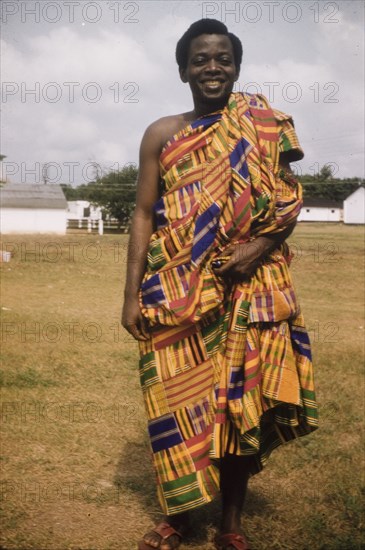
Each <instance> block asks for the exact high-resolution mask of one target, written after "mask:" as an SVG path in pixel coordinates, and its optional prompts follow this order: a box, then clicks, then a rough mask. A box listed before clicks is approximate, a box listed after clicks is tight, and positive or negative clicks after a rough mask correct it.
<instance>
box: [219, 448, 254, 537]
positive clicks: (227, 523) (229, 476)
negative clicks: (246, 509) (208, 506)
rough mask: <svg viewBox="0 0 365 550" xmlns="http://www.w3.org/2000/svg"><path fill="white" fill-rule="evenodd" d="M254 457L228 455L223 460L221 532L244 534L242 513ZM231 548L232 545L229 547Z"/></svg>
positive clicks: (221, 473)
mask: <svg viewBox="0 0 365 550" xmlns="http://www.w3.org/2000/svg"><path fill="white" fill-rule="evenodd" d="M252 460H253V458H252V457H244V456H236V455H226V456H225V457H224V458H223V459H222V460H221V465H220V476H221V483H220V484H221V494H222V521H221V532H222V533H223V534H224V533H237V534H239V533H240V534H242V531H241V513H242V509H243V504H244V501H245V496H246V490H247V482H248V477H249V469H250V464H251V463H252ZM229 548H230V547H229Z"/></svg>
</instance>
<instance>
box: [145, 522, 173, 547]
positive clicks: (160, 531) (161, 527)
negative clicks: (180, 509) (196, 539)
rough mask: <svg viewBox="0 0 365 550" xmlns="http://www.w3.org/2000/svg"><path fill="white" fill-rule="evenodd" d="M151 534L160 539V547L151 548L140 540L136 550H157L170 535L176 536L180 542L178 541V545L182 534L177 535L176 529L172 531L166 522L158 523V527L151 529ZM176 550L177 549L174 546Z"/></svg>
mask: <svg viewBox="0 0 365 550" xmlns="http://www.w3.org/2000/svg"><path fill="white" fill-rule="evenodd" d="M151 532H152V533H157V535H159V536H160V537H161V540H160V545H159V546H157V547H156V546H151V545H150V544H147V543H146V542H144V540H141V541H140V542H139V543H138V550H151V549H154V550H158V549H159V548H160V547H161V543H162V542H163V541H166V540H167V539H168V538H170V537H171V536H172V535H176V536H177V537H179V539H180V541H179V545H180V543H181V541H182V534H181V533H179V531H176V529H174V528H173V527H172V526H171V525H170V524H169V523H167V522H166V521H162V522H161V523H159V524H158V525H156V527H154V528H153V529H151ZM176 548H178V547H177V546H176Z"/></svg>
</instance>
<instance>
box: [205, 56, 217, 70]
mask: <svg viewBox="0 0 365 550" xmlns="http://www.w3.org/2000/svg"><path fill="white" fill-rule="evenodd" d="M207 69H208V71H210V72H216V71H219V67H218V63H217V61H216V60H215V59H210V60H209V61H208V63H207Z"/></svg>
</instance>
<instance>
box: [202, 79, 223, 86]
mask: <svg viewBox="0 0 365 550" xmlns="http://www.w3.org/2000/svg"><path fill="white" fill-rule="evenodd" d="M205 84H207V85H208V86H219V84H220V82H219V80H206V81H205Z"/></svg>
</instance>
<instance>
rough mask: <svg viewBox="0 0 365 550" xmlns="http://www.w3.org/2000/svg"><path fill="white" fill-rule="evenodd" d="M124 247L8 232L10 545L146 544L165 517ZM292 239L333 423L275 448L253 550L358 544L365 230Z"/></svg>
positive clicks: (258, 492) (254, 508) (253, 514)
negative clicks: (128, 323) (126, 288)
mask: <svg viewBox="0 0 365 550" xmlns="http://www.w3.org/2000/svg"><path fill="white" fill-rule="evenodd" d="M126 241H127V237H126V236H124V235H123V236H118V237H114V236H109V235H105V236H103V237H99V236H94V235H92V236H86V235H77V236H72V235H68V236H66V237H63V238H59V237H51V236H48V237H36V236H33V237H13V236H8V237H7V236H4V237H3V243H2V246H1V248H2V249H4V248H6V249H8V250H10V249H12V250H13V252H14V256H13V258H12V260H11V262H10V263H4V264H2V265H1V271H2V352H3V358H2V409H1V414H2V499H1V500H2V502H1V506H2V510H3V517H2V538H1V543H2V545H3V546H2V547H3V548H9V549H10V548H17V549H30V548H33V549H37V550H40V549H47V550H64V549H82V550H86V549H95V550H107V549H110V550H112V549H113V550H115V549H120V550H129V549H134V548H136V541H137V540H138V538H139V537H140V535H141V534H142V533H143V532H144V531H145V530H146V528H147V527H149V526H150V524H151V523H152V522H153V521H154V520H155V519H156V518H157V517H158V515H159V508H158V504H157V501H156V499H155V486H154V476H153V472H152V469H151V464H150V451H149V447H148V441H147V437H146V430H145V422H146V419H145V414H144V407H143V402H142V397H141V392H140V389H139V381H138V374H137V361H138V349H137V346H136V344H135V343H134V342H133V341H131V340H130V338H129V337H128V336H127V335H126V334H125V333H124V331H123V330H122V329H121V328H120V327H119V316H120V309H121V304H122V289H123V281H124V275H125V246H126ZM291 242H292V247H293V249H296V250H297V257H296V259H295V260H294V262H293V274H294V278H295V281H296V285H297V287H298V289H299V294H300V296H301V302H302V306H303V311H304V314H305V316H306V320H307V325H308V327H309V329H310V333H311V337H312V341H313V351H314V358H315V365H316V382H317V392H318V400H319V404H320V412H321V429H320V430H318V431H317V432H316V433H315V434H313V435H311V436H309V437H306V438H303V439H302V440H300V441H296V442H293V443H290V444H289V445H287V446H286V447H284V448H282V449H279V450H277V451H275V453H274V454H273V456H272V458H271V460H270V463H269V465H268V467H267V468H266V470H265V471H264V472H262V473H261V474H260V475H258V476H256V477H255V478H254V479H253V480H252V482H251V485H250V492H249V496H248V502H247V507H246V512H245V514H244V517H243V521H244V524H245V526H246V527H245V529H246V531H247V534H248V536H249V538H250V540H251V541H252V547H253V548H255V549H257V550H266V549H270V550H279V549H280V550H305V549H313V550H319V549H333V550H334V549H337V550H346V549H360V548H364V546H363V545H364V539H363V538H362V530H363V527H364V517H363V515H362V513H363V512H362V502H363V501H362V495H363V493H364V483H363V479H361V475H360V474H361V472H362V471H363V470H362V462H363V458H364V455H363V453H362V442H361V429H362V427H363V418H364V417H363V387H362V379H361V374H362V373H361V370H362V365H363V340H364V339H363V336H364V325H365V322H364V318H363V302H362V299H363V290H364V281H363V263H362V258H363V230H362V228H360V227H348V226H343V225H331V224H312V225H310V224H301V225H300V226H299V227H298V228H297V230H296V233H295V235H294V236H293V237H292V239H291ZM32 251H33V253H32ZM32 331H33V332H32ZM218 515H219V503H217V502H215V503H213V504H212V505H210V506H208V507H205V508H202V509H200V510H197V512H196V516H195V538H194V539H192V540H191V541H188V542H187V543H186V545H183V546H181V549H182V550H184V548H186V549H196V550H198V549H201V550H209V549H212V548H213V545H212V543H211V542H210V543H208V542H207V541H208V540H209V541H211V540H212V539H213V536H214V530H215V526H216V524H217V518H218Z"/></svg>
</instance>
